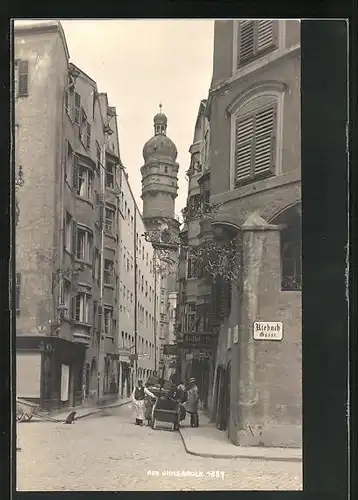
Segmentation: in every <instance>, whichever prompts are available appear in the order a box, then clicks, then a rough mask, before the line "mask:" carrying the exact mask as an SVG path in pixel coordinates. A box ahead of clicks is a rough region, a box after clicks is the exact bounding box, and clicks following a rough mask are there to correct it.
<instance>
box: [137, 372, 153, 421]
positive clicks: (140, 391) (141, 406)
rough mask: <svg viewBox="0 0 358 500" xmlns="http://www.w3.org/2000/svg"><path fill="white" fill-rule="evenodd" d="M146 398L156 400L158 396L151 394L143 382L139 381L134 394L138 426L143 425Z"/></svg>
mask: <svg viewBox="0 0 358 500" xmlns="http://www.w3.org/2000/svg"><path fill="white" fill-rule="evenodd" d="M145 396H149V397H151V398H153V399H156V396H155V395H154V394H153V393H152V392H150V390H149V389H147V387H144V386H143V381H142V380H138V385H137V386H136V387H135V388H134V390H133V393H132V401H133V410H134V416H135V423H136V425H143V420H144V415H145V402H144V399H145Z"/></svg>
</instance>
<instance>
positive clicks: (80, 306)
mask: <svg viewBox="0 0 358 500" xmlns="http://www.w3.org/2000/svg"><path fill="white" fill-rule="evenodd" d="M88 307H89V295H87V294H86V293H82V292H81V293H79V294H78V295H77V297H75V298H74V310H73V319H74V320H75V321H78V322H80V323H87V324H88Z"/></svg>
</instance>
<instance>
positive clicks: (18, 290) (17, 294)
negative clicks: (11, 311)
mask: <svg viewBox="0 0 358 500" xmlns="http://www.w3.org/2000/svg"><path fill="white" fill-rule="evenodd" d="M20 294H21V273H16V290H15V307H16V316H20Z"/></svg>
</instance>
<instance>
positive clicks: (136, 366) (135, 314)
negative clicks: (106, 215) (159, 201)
mask: <svg viewBox="0 0 358 500" xmlns="http://www.w3.org/2000/svg"><path fill="white" fill-rule="evenodd" d="M133 239H134V249H133V253H134V377H133V378H134V380H133V383H134V386H135V387H136V386H137V370H138V361H137V358H138V345H137V344H138V306H137V301H138V289H137V288H138V277H137V273H138V262H137V207H136V204H135V203H134V230H133Z"/></svg>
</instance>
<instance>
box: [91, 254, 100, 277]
mask: <svg viewBox="0 0 358 500" xmlns="http://www.w3.org/2000/svg"><path fill="white" fill-rule="evenodd" d="M93 267H94V269H93V271H94V278H95V280H97V282H98V281H99V278H100V276H101V259H100V255H99V250H98V248H95V251H94V266H93Z"/></svg>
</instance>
